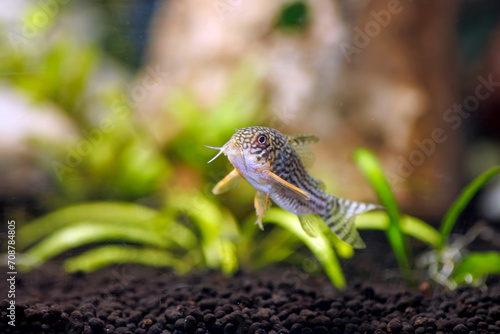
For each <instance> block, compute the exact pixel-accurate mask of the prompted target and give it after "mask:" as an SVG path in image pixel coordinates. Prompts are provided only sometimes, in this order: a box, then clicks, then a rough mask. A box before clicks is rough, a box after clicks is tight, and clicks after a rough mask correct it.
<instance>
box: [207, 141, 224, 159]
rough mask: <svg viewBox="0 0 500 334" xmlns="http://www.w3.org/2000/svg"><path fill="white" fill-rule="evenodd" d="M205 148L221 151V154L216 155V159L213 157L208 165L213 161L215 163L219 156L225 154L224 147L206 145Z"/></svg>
mask: <svg viewBox="0 0 500 334" xmlns="http://www.w3.org/2000/svg"><path fill="white" fill-rule="evenodd" d="M205 147H208V148H211V149H212V150H219V153H217V154H216V155H215V157H213V158H212V159H210V161H209V162H207V163H208V164H209V163H211V162H212V161H214V160H215V159H217V157H218V156H219V155H221V154H222V153H224V146H222V147H215V146H208V145H205Z"/></svg>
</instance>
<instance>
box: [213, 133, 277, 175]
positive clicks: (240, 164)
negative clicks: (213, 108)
mask: <svg viewBox="0 0 500 334" xmlns="http://www.w3.org/2000/svg"><path fill="white" fill-rule="evenodd" d="M285 142H286V137H285V135H283V134H281V133H280V132H278V131H276V130H274V129H272V128H266V127H260V126H253V127H248V128H243V129H241V130H237V131H236V133H235V134H234V135H233V136H232V137H231V139H230V140H229V141H228V142H227V143H226V144H224V145H223V146H222V147H220V148H219V147H217V148H216V147H212V148H214V149H219V150H220V151H219V153H218V154H217V155H216V156H215V157H214V158H213V159H215V158H216V157H218V156H219V155H220V154H222V153H223V154H224V155H226V156H227V158H228V159H229V161H230V162H231V164H232V165H233V166H234V167H235V168H236V169H237V170H238V171H239V172H240V173H241V174H242V175H243V176H244V175H245V174H248V173H256V172H260V171H263V170H270V169H271V164H272V162H273V161H274V158H275V153H276V150H278V149H279V148H281V147H282V146H283V145H284V144H285ZM213 159H212V160H213ZM212 160H210V161H212Z"/></svg>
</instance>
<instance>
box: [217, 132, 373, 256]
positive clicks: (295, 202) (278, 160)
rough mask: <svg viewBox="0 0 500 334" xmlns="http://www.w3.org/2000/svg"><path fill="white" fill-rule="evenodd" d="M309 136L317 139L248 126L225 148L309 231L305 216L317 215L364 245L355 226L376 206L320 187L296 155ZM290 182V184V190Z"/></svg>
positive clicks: (353, 242) (237, 166)
mask: <svg viewBox="0 0 500 334" xmlns="http://www.w3.org/2000/svg"><path fill="white" fill-rule="evenodd" d="M311 140H313V141H316V139H315V137H313V136H293V137H289V136H286V135H283V134H281V133H280V132H278V131H276V130H274V129H271V128H265V127H250V128H244V129H241V130H239V131H237V132H236V133H235V134H234V135H233V137H232V138H231V140H230V141H229V142H228V143H227V144H226V145H224V146H223V147H222V148H221V152H223V153H224V154H226V155H227V157H228V158H229V160H230V162H231V163H232V164H233V166H234V167H235V169H236V170H237V172H238V174H239V175H240V176H241V177H243V178H244V179H245V180H246V181H248V182H249V183H250V184H251V185H252V186H253V187H254V188H255V189H257V191H258V194H262V195H268V196H269V197H270V198H271V199H272V200H273V201H274V202H275V203H276V204H277V205H278V206H280V207H281V208H283V209H284V210H286V211H289V212H291V213H294V214H296V215H298V216H299V219H300V220H301V223H302V226H303V227H304V229H305V230H306V232H307V229H306V227H305V225H304V224H305V223H306V222H305V219H306V217H308V216H309V215H317V216H319V217H320V218H321V219H322V220H323V221H324V222H325V223H326V224H327V225H328V227H329V228H330V229H331V230H332V231H333V232H334V233H335V234H336V235H337V236H338V237H339V238H340V239H342V240H344V241H345V242H347V243H349V244H351V245H353V246H354V247H356V248H363V247H364V243H363V241H362V240H361V238H360V236H359V234H358V232H357V230H356V229H355V227H354V217H355V216H356V215H357V214H359V213H362V212H366V211H369V210H373V209H376V208H378V207H377V206H375V205H372V204H364V203H358V202H354V201H349V200H346V199H342V198H339V197H336V196H333V195H330V194H327V193H325V192H324V191H323V190H322V189H321V188H320V186H319V184H320V182H321V181H319V180H317V179H315V178H314V177H312V176H311V175H310V174H309V173H308V172H307V170H306V167H305V165H304V161H303V160H302V159H301V157H300V156H299V153H298V152H299V151H298V150H300V152H304V151H306V150H301V148H302V145H305V144H310V142H309V143H307V141H311ZM276 179H278V180H281V181H282V182H276ZM287 184H289V185H292V186H289V187H288V188H287V187H286V185H287ZM283 185H285V186H283ZM293 188H298V189H299V191H302V192H303V193H305V194H306V195H304V194H301V193H299V192H297V191H294V190H293ZM214 190H215V188H214ZM214 192H215V191H214ZM216 193H219V192H216ZM256 206H257V204H256ZM256 209H257V211H258V215H259V213H260V214H262V215H263V213H262V212H259V208H257V207H256ZM264 211H265V209H264Z"/></svg>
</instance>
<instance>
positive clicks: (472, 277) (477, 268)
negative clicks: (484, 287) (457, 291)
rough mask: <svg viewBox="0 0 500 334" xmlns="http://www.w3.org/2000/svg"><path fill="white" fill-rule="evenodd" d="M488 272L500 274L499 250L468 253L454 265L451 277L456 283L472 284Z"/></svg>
mask: <svg viewBox="0 0 500 334" xmlns="http://www.w3.org/2000/svg"><path fill="white" fill-rule="evenodd" d="M488 274H497V275H500V253H499V252H485V253H479V252H476V253H470V254H469V255H467V256H466V257H464V258H463V260H462V262H460V264H459V265H458V266H457V267H456V269H455V271H454V272H453V274H452V278H453V280H454V281H455V283H457V284H464V283H467V284H473V283H474V282H477V281H479V280H481V279H482V278H483V276H484V275H488Z"/></svg>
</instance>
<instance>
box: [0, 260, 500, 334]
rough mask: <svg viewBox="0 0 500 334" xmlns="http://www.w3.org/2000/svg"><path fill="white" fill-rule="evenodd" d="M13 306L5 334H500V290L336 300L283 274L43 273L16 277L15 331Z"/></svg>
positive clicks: (337, 295) (322, 283) (309, 282)
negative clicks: (11, 322)
mask: <svg viewBox="0 0 500 334" xmlns="http://www.w3.org/2000/svg"><path fill="white" fill-rule="evenodd" d="M5 282H6V279H5V277H2V282H1V285H0V287H1V291H6V287H7V285H6V284H5ZM2 298H4V297H2ZM8 306H9V304H8V302H7V300H6V299H4V300H2V301H1V303H0V310H1V320H0V332H1V333H88V334H90V333H100V334H102V333H123V334H125V333H137V334H167V333H177V334H181V333H190V334H192V333H196V334H202V333H214V334H217V333H220V334H223V333H228V334H233V333H274V334H277V333H281V334H287V333H289V334H292V333H293V334H327V333H332V334H333V333H353V334H354V333H361V334H362V333H396V334H397V333H415V334H424V333H439V334H443V333H454V334H462V333H463V334H469V333H470V334H475V333H481V334H483V333H484V334H485V333H500V284H498V283H493V284H492V285H490V287H489V289H488V290H486V291H483V290H481V289H478V288H470V287H463V288H459V289H458V290H456V291H452V292H450V291H445V290H443V289H441V288H434V289H432V290H431V289H427V290H425V291H419V290H417V289H415V290H407V289H404V286H403V285H401V286H399V287H395V286H394V285H393V284H392V285H391V284H378V285H377V286H376V287H373V286H370V285H369V284H354V285H352V286H350V287H349V288H347V289H346V290H345V291H340V292H339V291H336V290H335V289H333V288H332V287H331V285H330V283H329V281H328V280H326V278H324V277H312V276H310V275H307V274H304V273H302V272H300V271H299V270H298V269H294V268H292V269H290V268H286V267H285V268H273V269H271V270H268V271H262V272H258V273H250V274H249V273H244V274H243V273H240V274H238V275H236V276H235V277H233V278H227V277H224V275H222V274H221V273H218V272H208V273H203V274H201V273H198V274H190V275H188V276H186V277H178V276H176V275H174V274H173V273H171V272H170V271H168V270H160V269H153V268H147V267H140V266H122V267H113V268H107V269H103V270H99V271H98V272H96V273H92V274H89V275H84V274H75V275H68V274H65V273H64V272H62V271H61V270H60V269H58V268H57V267H55V268H54V267H51V266H50V265H45V266H43V267H42V268H41V269H38V270H36V271H34V272H31V273H29V274H19V275H18V277H17V290H16V326H15V327H12V326H10V325H8V324H7V322H8V321H9V320H10V319H9V318H7V311H8V310H7V307H8Z"/></svg>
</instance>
